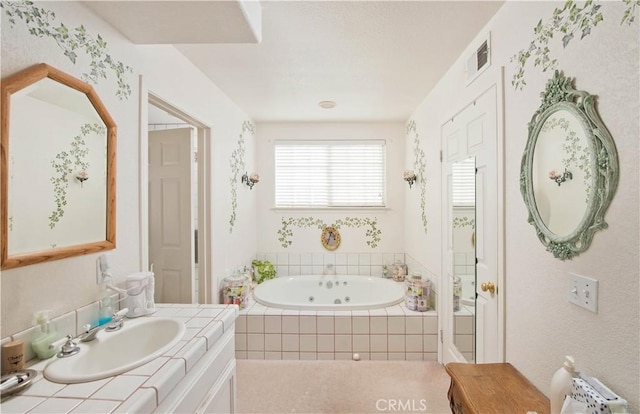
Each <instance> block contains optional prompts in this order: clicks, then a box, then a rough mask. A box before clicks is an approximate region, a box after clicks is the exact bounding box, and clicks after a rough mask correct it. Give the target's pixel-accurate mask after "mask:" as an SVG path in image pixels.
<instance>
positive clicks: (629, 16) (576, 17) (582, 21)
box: [511, 0, 640, 90]
mask: <svg viewBox="0 0 640 414" xmlns="http://www.w3.org/2000/svg"><path fill="white" fill-rule="evenodd" d="M623 3H624V4H625V5H626V8H625V11H624V13H623V15H622V19H621V21H620V24H621V25H625V24H626V25H631V24H632V23H633V22H634V21H635V15H636V7H637V6H640V0H623ZM580 5H582V7H580ZM601 7H602V5H601V4H598V3H597V2H595V1H593V0H587V1H586V2H584V3H582V2H577V1H574V0H568V1H567V2H566V3H565V4H564V6H563V7H561V8H556V9H554V10H553V14H552V16H551V17H550V18H549V19H548V20H546V21H545V22H544V23H543V22H542V19H540V21H539V22H538V24H537V25H536V27H534V28H533V34H534V38H533V40H532V41H531V43H530V44H529V47H528V48H527V49H522V50H520V51H519V52H518V53H516V54H515V55H513V56H512V57H511V62H512V63H515V64H516V72H515V73H514V75H513V78H512V79H511V85H513V87H514V88H515V89H516V90H522V88H523V87H524V86H525V85H526V84H527V82H526V81H525V78H524V74H525V69H524V68H525V65H526V64H527V61H528V60H529V58H531V57H533V58H534V61H533V66H534V67H537V66H541V67H542V71H543V72H546V71H547V70H549V69H556V68H557V67H558V59H557V58H552V57H551V50H550V49H549V46H550V41H551V40H552V39H553V37H554V35H561V36H562V47H563V48H566V47H567V46H568V45H569V43H570V42H571V40H573V39H574V38H575V37H576V36H578V35H579V36H580V40H582V39H584V38H585V37H586V36H588V35H590V34H591V32H592V30H593V29H594V28H595V27H596V26H597V25H598V23H600V22H601V21H603V20H604V17H603V15H602V12H601V11H600V8H601Z"/></svg>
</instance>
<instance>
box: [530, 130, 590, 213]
mask: <svg viewBox="0 0 640 414" xmlns="http://www.w3.org/2000/svg"><path fill="white" fill-rule="evenodd" d="M556 128H559V129H561V130H562V131H564V134H561V136H562V135H564V143H563V144H562V149H563V151H564V157H563V158H562V166H563V167H564V169H565V171H567V170H569V171H572V170H574V169H575V168H577V169H579V170H580V171H582V174H583V184H584V189H585V204H589V199H590V197H591V182H592V179H591V168H590V166H591V162H592V161H593V160H592V157H591V151H589V147H588V146H587V145H580V139H579V138H578V135H577V132H576V131H574V130H573V129H572V128H571V126H570V125H569V122H568V121H567V120H566V119H565V118H549V119H548V120H547V121H546V122H545V123H544V125H543V126H542V128H541V131H542V132H549V131H552V130H554V129H556Z"/></svg>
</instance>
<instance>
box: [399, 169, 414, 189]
mask: <svg viewBox="0 0 640 414" xmlns="http://www.w3.org/2000/svg"><path fill="white" fill-rule="evenodd" d="M402 178H403V179H404V180H405V181H406V182H408V183H409V188H411V186H412V185H413V183H415V182H416V181H418V177H416V173H414V172H413V171H411V170H406V171H405V172H404V174H402Z"/></svg>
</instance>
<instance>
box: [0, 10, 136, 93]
mask: <svg viewBox="0 0 640 414" xmlns="http://www.w3.org/2000/svg"><path fill="white" fill-rule="evenodd" d="M0 7H1V8H2V9H4V12H5V14H6V15H7V17H8V20H9V23H10V24H11V27H12V28H13V27H14V26H15V25H16V22H17V19H18V20H20V21H21V22H23V23H24V25H25V26H26V27H27V29H28V30H29V34H31V35H33V36H36V37H39V38H43V37H49V38H51V39H53V40H55V42H56V44H57V45H58V47H60V49H62V52H63V54H64V55H65V56H66V57H67V58H68V59H69V60H70V61H71V62H72V63H73V64H74V65H75V64H76V62H77V59H78V54H79V53H81V54H83V55H85V56H86V57H88V58H89V59H90V60H91V61H90V63H89V68H90V70H89V71H88V72H85V73H82V75H81V79H82V80H84V81H85V82H88V83H93V84H97V83H98V81H99V80H100V79H107V74H108V72H109V71H111V72H112V74H113V75H115V77H116V83H117V85H118V89H117V90H116V96H117V97H118V98H119V99H127V98H129V96H130V95H131V87H130V86H129V84H128V83H127V81H126V79H125V75H126V74H128V73H133V68H131V67H130V66H127V65H125V64H124V63H122V62H120V61H116V60H115V59H113V57H111V55H110V54H109V50H108V49H107V42H106V41H105V40H104V39H103V38H102V36H100V35H99V34H97V35H96V36H95V37H94V36H92V35H91V34H90V33H89V32H87V29H86V28H85V27H84V26H83V25H80V26H79V27H76V28H73V29H70V28H68V27H67V26H66V25H65V24H64V23H57V22H56V15H55V13H54V12H52V11H49V10H46V9H44V8H38V7H36V6H35V5H34V3H33V2H32V1H29V0H22V1H2V2H0Z"/></svg>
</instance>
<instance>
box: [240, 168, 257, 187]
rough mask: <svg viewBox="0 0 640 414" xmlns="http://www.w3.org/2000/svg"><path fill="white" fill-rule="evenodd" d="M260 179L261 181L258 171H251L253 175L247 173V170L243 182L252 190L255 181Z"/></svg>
mask: <svg viewBox="0 0 640 414" xmlns="http://www.w3.org/2000/svg"><path fill="white" fill-rule="evenodd" d="M259 181H260V176H259V175H258V174H256V173H251V175H247V173H246V172H245V173H244V175H243V176H242V183H243V184H246V185H247V187H249V190H252V189H253V186H254V185H255V183H257V182H259Z"/></svg>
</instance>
